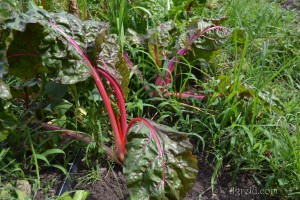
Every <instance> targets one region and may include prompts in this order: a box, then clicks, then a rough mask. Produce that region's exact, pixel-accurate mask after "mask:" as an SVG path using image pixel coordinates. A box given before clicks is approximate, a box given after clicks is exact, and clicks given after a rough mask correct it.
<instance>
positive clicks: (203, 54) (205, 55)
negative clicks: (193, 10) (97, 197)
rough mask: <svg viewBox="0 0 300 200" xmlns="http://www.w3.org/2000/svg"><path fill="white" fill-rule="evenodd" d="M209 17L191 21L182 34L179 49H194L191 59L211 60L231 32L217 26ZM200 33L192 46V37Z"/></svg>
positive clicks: (190, 54) (190, 55)
mask: <svg viewBox="0 0 300 200" xmlns="http://www.w3.org/2000/svg"><path fill="white" fill-rule="evenodd" d="M213 21H217V20H216V19H214V20H208V19H201V20H195V21H192V22H191V23H190V25H189V26H188V28H187V31H186V32H185V33H183V34H182V35H180V37H179V38H180V39H179V43H178V44H177V49H179V48H183V47H186V48H188V49H190V50H192V52H191V53H189V55H188V56H189V58H190V59H204V60H205V61H210V60H211V59H212V58H214V55H213V54H215V52H216V51H217V50H218V49H220V48H221V47H222V45H223V44H224V43H225V41H226V39H227V37H228V36H229V35H230V34H231V32H230V31H229V30H228V29H227V28H224V27H217V26H216V25H215V24H214V23H213ZM195 35H198V38H197V39H196V40H195V41H194V42H193V43H192V45H191V46H190V44H189V43H190V38H191V37H193V36H195Z"/></svg>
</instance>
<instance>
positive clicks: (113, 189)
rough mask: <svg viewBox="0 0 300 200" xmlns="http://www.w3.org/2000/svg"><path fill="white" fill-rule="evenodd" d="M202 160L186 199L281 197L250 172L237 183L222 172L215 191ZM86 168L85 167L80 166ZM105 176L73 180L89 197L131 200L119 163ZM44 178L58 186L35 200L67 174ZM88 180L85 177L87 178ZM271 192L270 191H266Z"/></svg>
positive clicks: (105, 170)
mask: <svg viewBox="0 0 300 200" xmlns="http://www.w3.org/2000/svg"><path fill="white" fill-rule="evenodd" d="M197 159H198V169H199V172H198V176H197V179H196V182H195V185H194V187H193V188H192V189H191V190H190V191H189V192H188V193H187V196H186V197H185V198H184V200H244V199H245V200H273V199H274V200H276V199H278V198H276V197H271V196H267V195H263V194H258V193H260V191H261V190H260V189H259V187H258V186H257V184H256V183H255V182H254V180H253V179H252V178H251V177H250V176H249V175H247V174H246V173H241V174H238V175H237V178H236V180H237V183H236V184H235V185H233V184H232V177H231V175H230V173H229V171H228V172H226V171H225V172H223V173H222V175H221V176H220V177H219V178H217V180H216V183H215V189H214V192H213V193H212V190H211V176H212V173H213V167H211V165H210V163H208V162H207V161H205V159H204V156H203V155H199V156H197ZM79 167H80V168H82V167H83V168H85V167H84V166H79ZM80 168H79V173H78V174H77V175H76V177H77V180H79V179H80V177H86V175H87V172H88V171H90V170H87V169H86V170H80ZM100 175H101V176H100V177H101V179H100V180H98V181H96V182H93V183H89V184H79V183H78V182H74V183H73V188H74V189H83V190H88V191H90V192H91V195H90V196H89V198H88V200H102V199H103V200H128V199H130V198H129V193H128V190H127V186H126V182H125V177H124V176H123V173H122V168H121V167H119V166H115V167H113V169H111V168H107V167H103V168H101V169H100ZM41 177H42V182H43V179H44V180H45V181H46V182H47V181H49V180H55V178H56V183H55V184H54V186H53V187H52V188H51V189H49V190H47V191H44V192H43V191H39V192H38V193H37V195H36V196H35V198H34V199H36V200H41V199H45V196H48V198H50V199H53V198H54V196H55V194H56V192H57V191H58V190H59V188H60V186H61V184H62V182H63V176H61V175H59V174H58V173H55V172H53V173H51V174H42V175H41ZM84 179H85V178H84ZM265 192H268V191H265Z"/></svg>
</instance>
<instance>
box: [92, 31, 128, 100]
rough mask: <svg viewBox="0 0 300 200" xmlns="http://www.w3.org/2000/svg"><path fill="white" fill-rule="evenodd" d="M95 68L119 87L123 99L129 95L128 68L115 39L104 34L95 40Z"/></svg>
mask: <svg viewBox="0 0 300 200" xmlns="http://www.w3.org/2000/svg"><path fill="white" fill-rule="evenodd" d="M95 50H96V62H97V66H98V67H100V68H102V69H103V70H105V71H106V72H108V73H109V74H110V75H111V76H112V77H113V78H114V79H115V80H116V81H117V82H118V83H119V85H120V87H121V89H122V92H123V95H124V97H126V96H127V95H128V93H129V88H128V84H129V75H130V72H129V66H127V63H126V62H125V60H124V59H123V57H122V55H121V52H120V48H119V45H118V44H117V39H115V38H113V37H108V36H107V35H105V33H104V32H102V33H101V34H99V35H98V36H97V38H96V49H95Z"/></svg>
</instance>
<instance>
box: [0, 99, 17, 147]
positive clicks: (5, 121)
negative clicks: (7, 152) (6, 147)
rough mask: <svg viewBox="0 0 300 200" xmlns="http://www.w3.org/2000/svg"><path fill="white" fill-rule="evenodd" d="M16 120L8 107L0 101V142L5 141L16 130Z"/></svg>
mask: <svg viewBox="0 0 300 200" xmlns="http://www.w3.org/2000/svg"><path fill="white" fill-rule="evenodd" d="M16 122H17V119H16V117H15V116H14V114H13V112H12V111H11V110H10V107H8V105H5V103H4V102H3V101H2V100H1V99H0V142H2V141H3V140H5V139H6V138H7V137H8V136H9V135H10V134H11V133H13V132H14V131H15V129H16V127H17V126H16Z"/></svg>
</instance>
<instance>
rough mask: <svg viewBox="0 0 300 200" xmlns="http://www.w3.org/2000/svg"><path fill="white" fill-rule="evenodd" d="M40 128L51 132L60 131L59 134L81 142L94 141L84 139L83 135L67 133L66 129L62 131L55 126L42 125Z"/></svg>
mask: <svg viewBox="0 0 300 200" xmlns="http://www.w3.org/2000/svg"><path fill="white" fill-rule="evenodd" d="M42 128H43V129H47V130H52V131H58V130H60V131H61V132H60V133H61V134H63V135H67V136H69V137H73V138H76V139H79V140H82V141H83V142H93V141H94V140H93V139H92V138H90V137H86V136H85V135H84V134H83V133H80V132H74V131H69V130H67V129H62V128H60V127H58V126H55V125H51V124H46V123H42Z"/></svg>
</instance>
